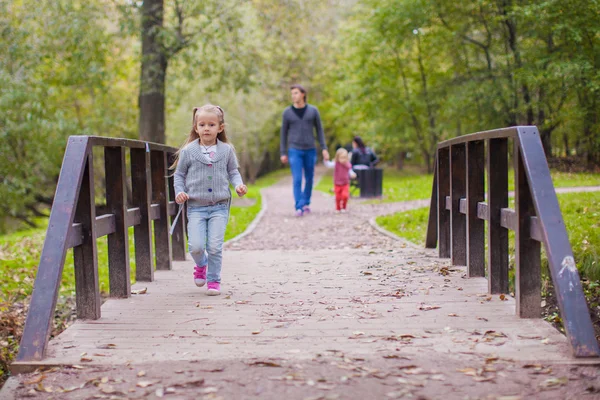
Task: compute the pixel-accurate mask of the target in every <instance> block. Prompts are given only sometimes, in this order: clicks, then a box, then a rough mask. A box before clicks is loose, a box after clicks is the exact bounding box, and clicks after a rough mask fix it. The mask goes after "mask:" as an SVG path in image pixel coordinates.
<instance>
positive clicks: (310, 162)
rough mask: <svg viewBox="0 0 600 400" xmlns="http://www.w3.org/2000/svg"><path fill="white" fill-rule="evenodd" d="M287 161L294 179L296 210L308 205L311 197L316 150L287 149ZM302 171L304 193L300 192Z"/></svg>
mask: <svg viewBox="0 0 600 400" xmlns="http://www.w3.org/2000/svg"><path fill="white" fill-rule="evenodd" d="M288 159H289V161H290V168H291V169H292V178H293V179H294V202H295V207H296V210H301V209H302V207H304V206H308V205H309V204H310V197H311V195H312V187H313V178H314V176H315V163H316V162H317V150H316V149H309V150H298V149H289V150H288ZM302 170H304V180H305V182H304V191H303V190H302Z"/></svg>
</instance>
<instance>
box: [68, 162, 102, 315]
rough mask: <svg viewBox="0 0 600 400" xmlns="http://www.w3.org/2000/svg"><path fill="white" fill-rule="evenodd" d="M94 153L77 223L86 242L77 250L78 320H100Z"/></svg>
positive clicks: (81, 194) (86, 172) (81, 193)
mask: <svg viewBox="0 0 600 400" xmlns="http://www.w3.org/2000/svg"><path fill="white" fill-rule="evenodd" d="M94 199H95V196H94V164H93V154H92V152H91V151H89V152H88V160H87V164H86V166H85V169H84V172H83V179H82V180H81V189H80V191H79V200H78V201H77V208H76V211H75V222H78V223H80V224H81V228H82V233H83V243H81V245H80V246H77V247H74V248H73V260H74V263H73V264H74V267H75V302H76V305H77V318H79V319H98V318H100V306H101V304H102V299H101V298H100V286H99V281H98V249H97V246H96V232H95V231H96V223H95V222H96V205H95V204H94Z"/></svg>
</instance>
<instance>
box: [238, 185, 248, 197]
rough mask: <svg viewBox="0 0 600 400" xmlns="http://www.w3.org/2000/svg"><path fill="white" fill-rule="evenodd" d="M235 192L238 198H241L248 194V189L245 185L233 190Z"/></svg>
mask: <svg viewBox="0 0 600 400" xmlns="http://www.w3.org/2000/svg"><path fill="white" fill-rule="evenodd" d="M235 192H236V193H237V194H238V196H240V197H242V196H243V195H245V194H246V193H248V188H247V187H246V185H239V186H238V187H236V188H235Z"/></svg>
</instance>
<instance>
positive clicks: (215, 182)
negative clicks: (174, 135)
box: [174, 140, 243, 206]
mask: <svg viewBox="0 0 600 400" xmlns="http://www.w3.org/2000/svg"><path fill="white" fill-rule="evenodd" d="M238 168H239V166H238V162H237V158H236V156H235V152H234V150H233V148H232V147H231V146H230V145H228V144H227V143H223V142H221V141H220V140H217V151H216V155H215V158H213V159H210V158H208V156H207V155H205V154H203V152H202V148H201V147H200V141H198V140H195V141H193V142H192V143H190V144H188V145H187V146H185V147H184V148H183V149H182V150H181V152H180V153H179V162H178V163H177V168H176V169H175V176H174V186H175V194H176V195H177V194H179V193H181V192H185V193H187V195H188V196H189V197H190V198H189V200H188V205H191V206H211V205H214V204H217V203H220V202H223V201H227V200H229V198H230V197H231V191H230V190H229V183H231V184H232V185H233V187H238V186H239V185H242V184H243V181H242V176H241V175H240V171H239V170H238Z"/></svg>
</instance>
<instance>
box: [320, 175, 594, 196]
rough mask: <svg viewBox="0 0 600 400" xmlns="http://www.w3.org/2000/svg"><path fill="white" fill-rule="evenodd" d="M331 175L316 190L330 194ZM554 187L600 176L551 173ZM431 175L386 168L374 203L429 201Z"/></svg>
mask: <svg viewBox="0 0 600 400" xmlns="http://www.w3.org/2000/svg"><path fill="white" fill-rule="evenodd" d="M332 175H333V173H328V174H327V175H325V176H323V177H322V178H321V180H320V181H319V184H318V185H317V186H316V189H317V190H320V191H322V192H325V193H331V188H332V187H333V176H332ZM551 175H552V181H553V183H554V186H555V187H575V186H600V174H593V173H567V172H558V171H551ZM432 184H433V175H431V174H420V173H419V172H417V171H415V170H411V169H407V170H402V171H398V170H396V169H393V168H386V169H385V171H384V173H383V199H382V200H374V202H395V201H408V200H421V199H429V198H430V197H431V185H432ZM508 187H509V189H508V190H511V191H512V190H514V187H515V185H514V173H513V171H512V170H510V171H509V173H508Z"/></svg>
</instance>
